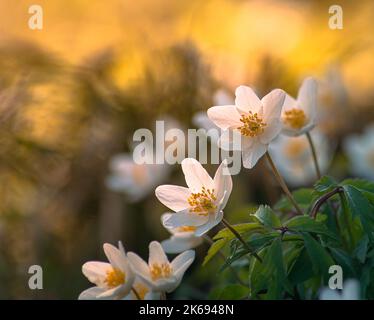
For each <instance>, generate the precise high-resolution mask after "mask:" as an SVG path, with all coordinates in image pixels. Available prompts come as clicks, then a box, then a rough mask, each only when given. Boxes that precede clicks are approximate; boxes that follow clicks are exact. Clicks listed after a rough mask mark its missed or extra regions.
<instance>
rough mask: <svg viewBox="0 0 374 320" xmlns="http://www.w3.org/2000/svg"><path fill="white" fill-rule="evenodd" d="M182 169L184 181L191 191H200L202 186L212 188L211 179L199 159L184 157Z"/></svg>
mask: <svg viewBox="0 0 374 320" xmlns="http://www.w3.org/2000/svg"><path fill="white" fill-rule="evenodd" d="M182 170H183V173H184V177H185V179H186V183H187V185H188V187H189V188H190V190H191V191H192V192H200V191H201V189H202V187H205V188H207V189H213V186H214V184H213V179H212V178H211V177H210V176H209V174H208V172H207V171H206V170H205V169H204V168H203V166H202V165H201V164H200V162H199V161H197V160H195V159H192V158H186V159H184V160H183V161H182Z"/></svg>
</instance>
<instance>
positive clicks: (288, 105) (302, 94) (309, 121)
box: [282, 77, 317, 137]
mask: <svg viewBox="0 0 374 320" xmlns="http://www.w3.org/2000/svg"><path fill="white" fill-rule="evenodd" d="M316 114H317V82H316V80H315V79H313V78H311V77H308V78H306V79H305V80H304V81H303V83H302V85H301V87H300V89H299V93H298V95H297V99H296V100H295V99H294V98H292V97H291V96H289V95H288V94H287V95H286V98H285V100H284V104H283V110H282V122H283V130H282V132H283V133H284V134H285V135H288V136H294V137H295V136H300V135H302V134H304V133H306V132H308V131H310V130H311V129H313V128H314V126H315V125H316Z"/></svg>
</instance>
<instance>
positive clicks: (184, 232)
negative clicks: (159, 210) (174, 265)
mask: <svg viewBox="0 0 374 320" xmlns="http://www.w3.org/2000/svg"><path fill="white" fill-rule="evenodd" d="M171 215H172V213H165V214H163V215H162V216H161V222H162V224H163V225H164V224H165V223H164V222H165V221H166V220H168V219H169V218H170V217H171ZM166 229H167V230H168V231H169V232H170V233H171V236H170V238H169V239H166V240H164V241H162V242H161V245H162V248H163V249H164V250H165V252H166V253H181V252H183V251H186V250H189V249H193V248H196V247H197V246H199V245H200V244H202V242H203V238H201V237H196V236H195V229H196V228H195V227H191V226H182V227H177V228H170V227H169V228H166Z"/></svg>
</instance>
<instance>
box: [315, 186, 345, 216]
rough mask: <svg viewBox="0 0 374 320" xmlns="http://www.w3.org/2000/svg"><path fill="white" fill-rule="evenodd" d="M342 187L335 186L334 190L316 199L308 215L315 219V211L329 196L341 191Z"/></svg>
mask: <svg viewBox="0 0 374 320" xmlns="http://www.w3.org/2000/svg"><path fill="white" fill-rule="evenodd" d="M342 192H343V188H342V187H337V188H335V189H334V190H332V191H330V192H328V193H326V194H324V195H323V196H322V197H321V198H319V199H317V201H316V202H315V203H314V205H313V208H312V210H311V211H310V216H311V217H312V218H313V219H315V218H316V217H317V213H318V211H319V209H320V208H321V206H322V205H323V204H324V203H325V202H326V201H327V200H328V199H330V198H331V197H333V196H334V195H336V194H338V193H342Z"/></svg>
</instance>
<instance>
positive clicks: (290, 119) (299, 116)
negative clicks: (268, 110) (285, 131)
mask: <svg viewBox="0 0 374 320" xmlns="http://www.w3.org/2000/svg"><path fill="white" fill-rule="evenodd" d="M283 121H284V122H285V123H286V124H288V125H289V126H290V127H291V128H293V129H301V128H302V127H304V126H305V123H306V115H305V113H304V111H303V110H301V109H297V108H294V109H291V110H288V111H285V113H284V115H283Z"/></svg>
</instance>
